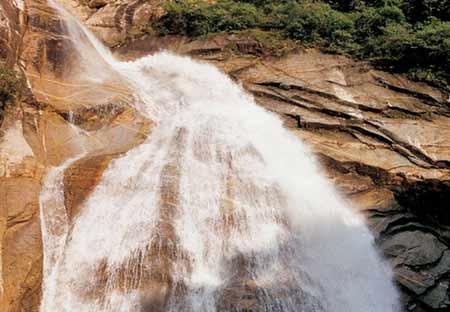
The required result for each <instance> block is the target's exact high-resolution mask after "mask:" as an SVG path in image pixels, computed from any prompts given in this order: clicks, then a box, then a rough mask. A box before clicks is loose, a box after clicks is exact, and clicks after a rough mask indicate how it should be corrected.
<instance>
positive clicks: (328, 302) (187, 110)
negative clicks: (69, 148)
mask: <svg viewBox="0 0 450 312" xmlns="http://www.w3.org/2000/svg"><path fill="white" fill-rule="evenodd" d="M49 3H50V4H51V5H52V6H53V7H54V8H55V9H56V10H57V11H58V12H59V14H60V15H62V16H63V17H64V20H65V24H66V30H67V31H68V34H69V35H70V37H71V38H72V40H73V41H74V42H76V43H77V49H78V52H79V53H80V55H81V58H82V59H85V60H86V62H88V61H91V62H92V61H93V60H94V61H95V62H96V63H97V65H98V66H97V67H96V68H95V72H97V73H98V76H97V78H98V79H105V78H104V77H105V75H102V73H106V72H111V71H113V72H114V73H115V74H116V75H118V76H120V77H121V78H122V79H123V80H124V81H126V83H127V84H128V85H129V88H131V89H132V90H133V98H134V103H133V105H134V106H135V108H136V109H137V110H138V111H139V112H141V113H142V114H144V116H146V117H147V118H149V119H151V120H152V121H153V122H154V123H155V126H154V128H153V130H152V133H151V135H150V136H149V137H148V138H147V139H146V140H145V142H143V143H142V144H140V145H139V146H137V147H135V148H133V149H132V150H130V151H129V152H128V153H126V154H125V155H123V156H122V157H119V158H117V159H115V160H113V161H112V162H111V163H110V165H109V167H108V168H107V170H106V171H105V172H104V174H103V177H102V181H101V182H100V183H99V185H98V186H97V187H96V189H95V190H94V191H93V193H92V194H91V195H90V196H89V197H88V198H87V199H86V200H85V202H84V203H83V204H82V207H81V209H80V211H81V212H80V214H79V215H78V217H77V218H76V219H75V220H74V221H73V223H72V224H69V220H67V217H64V207H63V201H61V199H58V198H60V197H59V196H61V195H60V194H61V181H62V180H61V178H58V177H60V176H61V175H62V173H63V172H64V169H65V167H67V166H68V164H70V163H71V160H69V161H67V162H66V163H65V164H63V165H62V166H61V167H59V168H56V169H55V170H54V171H53V172H51V173H50V175H49V177H48V178H47V180H46V183H45V187H44V190H43V195H41V198H49V196H50V198H51V197H52V196H53V197H54V201H56V202H57V204H56V205H48V204H45V200H41V210H42V213H41V216H44V217H43V218H42V222H43V231H42V232H43V239H44V255H45V262H44V273H45V274H44V283H43V301H42V304H41V312H54V311H67V312H75V311H77V312H78V311H104V312H116V311H117V312H119V311H120V312H122V311H123V312H125V311H173V312H178V311H186V312H187V311H205V312H213V311H280V312H285V311H293V312H294V311H295V312H301V311H304V312H362V311H367V312H394V311H399V310H400V308H399V304H398V294H397V291H396V289H395V287H394V285H393V282H392V273H391V271H390V268H389V266H388V265H387V264H386V263H385V262H384V261H383V260H382V259H381V258H380V256H379V255H378V253H377V251H376V249H375V246H374V241H373V237H372V235H371V233H370V231H369V230H368V228H367V226H366V225H365V223H364V221H363V219H362V218H361V217H360V216H359V215H357V214H356V213H355V212H353V211H352V209H351V208H350V207H349V205H348V203H347V202H346V201H345V200H344V199H343V198H341V197H340V196H339V195H338V194H337V193H336V191H335V190H334V189H333V187H332V186H331V185H330V184H329V183H328V182H327V181H326V179H325V178H324V177H323V176H322V175H321V173H320V170H319V169H318V166H317V164H316V163H315V160H314V158H313V157H312V155H311V152H310V151H309V150H308V148H307V147H306V146H305V145H304V144H302V142H300V141H299V140H298V139H297V138H295V137H294V136H293V135H292V134H290V133H289V131H288V130H286V129H284V128H283V125H282V122H281V120H280V119H279V118H278V117H277V116H275V115H274V114H272V113H269V112H267V111H266V110H264V109H263V108H261V107H259V106H257V105H256V104H255V102H254V100H253V98H252V97H251V96H249V95H248V94H247V93H246V92H245V91H244V90H243V89H242V87H240V86H239V85H238V84H236V83H235V82H233V81H232V80H231V79H230V78H229V77H227V76H226V75H225V74H223V73H221V72H220V71H219V70H218V69H216V68H215V67H213V66H211V65H208V64H205V63H201V62H197V61H194V60H192V59H190V58H188V57H182V56H176V55H173V54H171V53H167V52H163V53H159V54H156V55H152V56H147V57H144V58H141V59H138V60H136V61H132V62H120V61H118V60H115V59H114V58H113V56H112V55H111V53H110V52H109V51H108V49H107V48H106V47H104V46H103V45H102V44H101V43H100V42H99V41H98V40H97V39H95V37H94V36H93V35H92V34H91V33H90V32H89V31H88V30H86V29H85V28H84V27H83V26H82V25H81V24H80V23H79V22H77V21H76V20H75V19H74V18H73V17H70V16H69V14H68V13H67V12H66V11H64V9H63V8H62V7H61V6H59V5H58V4H57V3H55V2H53V1H50V2H49ZM78 43H79V44H78ZM93 57H95V59H93ZM43 202H44V204H43ZM52 209H53V210H52ZM44 225H45V226H44ZM55 233H56V234H55Z"/></svg>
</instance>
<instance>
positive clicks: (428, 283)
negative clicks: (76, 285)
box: [0, 0, 450, 312]
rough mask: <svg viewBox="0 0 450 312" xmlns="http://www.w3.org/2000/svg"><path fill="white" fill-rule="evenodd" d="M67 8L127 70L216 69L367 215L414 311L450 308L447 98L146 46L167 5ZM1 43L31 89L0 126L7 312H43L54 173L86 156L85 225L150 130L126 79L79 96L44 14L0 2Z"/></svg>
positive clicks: (75, 186)
mask: <svg viewBox="0 0 450 312" xmlns="http://www.w3.org/2000/svg"><path fill="white" fill-rule="evenodd" d="M62 2H64V3H65V4H66V5H67V6H68V8H69V9H70V10H71V11H72V13H74V14H76V15H77V16H79V17H80V18H81V19H82V20H83V21H84V22H85V23H86V24H87V25H88V26H89V27H90V28H91V29H92V30H93V31H94V32H95V33H96V34H97V35H98V37H99V38H101V39H102V40H103V41H104V42H105V43H107V44H108V45H109V46H110V47H112V48H114V50H115V52H116V54H117V56H118V57H122V58H123V59H133V58H136V57H139V56H142V55H146V54H149V53H154V52H156V51H158V50H160V49H168V50H171V51H174V52H176V53H181V54H186V55H190V56H193V57H195V58H197V59H200V60H204V61H207V62H211V63H213V64H215V65H216V66H218V67H220V68H221V69H222V70H223V71H224V72H226V73H228V74H229V75H231V76H232V77H233V78H234V79H235V80H236V81H238V82H240V83H242V84H243V86H244V87H245V88H246V89H247V90H248V91H249V92H250V93H251V94H253V96H254V97H255V99H256V101H257V103H258V104H260V105H261V106H263V107H265V108H266V109H268V110H269V111H272V112H274V113H276V114H278V115H279V116H280V118H282V119H283V120H284V122H285V125H286V127H288V128H289V129H290V130H291V131H292V132H293V133H294V134H295V135H296V136H298V137H299V138H300V139H302V140H303V141H305V142H306V143H307V144H308V145H309V146H311V148H312V150H313V151H314V152H315V153H316V155H317V157H319V159H320V160H321V162H322V164H323V168H324V172H325V173H326V174H327V175H328V176H329V178H330V179H331V180H332V181H333V183H334V184H335V185H336V186H337V187H338V188H339V189H340V190H341V191H342V192H343V193H345V194H346V195H347V196H348V197H349V198H350V199H351V200H352V202H353V203H354V206H355V208H357V209H359V210H360V211H361V212H362V213H364V214H365V215H366V217H367V220H368V223H369V224H370V226H371V228H372V230H373V232H374V235H375V238H376V242H377V244H378V245H379V246H380V248H381V250H382V251H383V253H384V254H385V256H386V257H387V258H388V259H389V260H390V261H391V263H392V265H393V266H394V270H395V276H396V280H397V283H398V285H399V288H400V289H401V291H402V294H403V300H404V304H405V308H406V310H408V311H416V312H419V311H447V310H448V309H449V308H450V292H449V284H450V249H449V246H450V213H449V210H448V207H449V202H450V103H449V92H448V90H438V89H434V88H432V87H430V86H428V85H424V84H421V83H416V82H412V81H409V80H407V79H405V78H404V77H402V76H399V75H392V74H387V73H385V72H381V71H378V70H375V69H373V68H372V67H371V66H369V65H368V64H365V63H358V62H355V61H353V60H350V59H348V58H346V57H342V56H336V55H325V54H322V53H320V52H318V51H316V50H305V51H298V52H295V53H291V54H289V55H287V56H285V57H281V58H275V57H271V56H267V55H266V56H263V55H262V54H261V53H260V51H261V49H262V48H263V47H259V46H257V45H256V44H255V43H254V42H252V41H251V40H248V39H247V38H237V37H235V36H226V35H221V36H216V37H214V38H209V39H208V40H189V39H186V38H179V37H164V38H157V37H152V36H149V35H145V31H143V29H145V27H146V25H147V23H148V21H149V20H150V19H151V18H153V17H154V16H157V15H158V14H161V12H160V9H159V8H158V7H157V1H139V0H135V1H131V0H128V1H126V0H120V1H119V0H90V1H83V3H84V4H85V5H84V6H83V5H78V4H77V1H71V0H67V1H62ZM0 38H1V40H0V57H1V59H2V60H3V61H5V62H6V63H7V64H9V65H10V66H15V67H16V68H17V70H21V71H23V72H24V73H25V74H26V76H27V78H28V80H29V82H30V85H31V87H32V88H31V91H30V92H27V93H25V95H24V98H23V99H22V101H21V103H20V104H19V105H18V106H17V107H16V108H11V109H10V110H9V111H8V113H7V116H6V118H5V120H4V121H3V124H2V127H1V130H2V131H1V134H0V147H1V149H0V166H1V167H0V193H1V198H0V199H1V201H0V205H1V206H0V208H1V209H0V244H1V248H2V249H1V258H0V259H1V263H2V277H3V283H2V285H3V295H2V296H1V300H0V310H2V311H37V308H38V305H39V300H40V286H41V285H40V283H41V275H42V273H41V272H42V245H41V235H40V227H39V194H40V190H41V184H42V179H43V177H44V176H45V174H46V172H47V171H48V170H49V169H50V168H51V167H52V166H56V165H58V164H61V163H62V162H63V161H64V160H66V159H68V158H70V157H73V156H74V155H77V154H79V153H81V152H85V153H86V154H85V156H84V157H83V159H81V160H79V161H77V162H75V163H74V164H73V165H72V166H70V167H69V168H68V170H67V171H66V172H65V179H64V180H65V185H66V187H65V190H64V191H65V195H66V206H67V209H68V210H69V213H70V215H71V216H72V217H76V214H77V209H78V208H79V206H80V203H81V202H82V201H83V200H84V199H85V198H86V196H88V194H89V193H90V192H91V191H92V189H93V188H94V187H95V185H96V184H97V183H98V182H99V180H100V179H101V175H102V172H103V170H104V169H105V168H106V166H107V165H108V162H109V161H110V160H111V159H113V158H114V157H120V155H121V153H123V152H125V151H127V150H129V149H130V148H131V147H133V146H135V145H136V144H139V143H140V142H141V141H142V139H143V138H145V137H146V135H148V133H149V132H150V129H151V124H149V123H148V122H146V121H145V119H143V118H142V116H139V114H138V113H136V112H135V111H133V110H132V109H130V108H129V106H127V105H126V104H127V102H128V99H129V94H128V92H127V89H126V87H125V88H120V89H117V88H111V87H112V86H118V85H121V83H120V81H117V80H116V79H117V78H116V77H111V80H110V81H109V82H108V83H106V84H105V83H103V84H100V85H96V87H95V88H92V87H91V86H89V85H88V84H86V83H83V81H82V79H81V78H80V79H81V80H80V81H79V82H80V83H78V84H73V83H69V81H70V82H73V81H74V78H77V77H80V76H79V73H80V72H82V70H81V69H80V68H78V69H77V70H73V65H74V64H76V63H77V55H76V50H75V49H74V47H73V43H72V42H70V40H69V39H68V37H67V36H66V35H65V34H64V29H63V28H62V27H61V22H60V19H59V18H58V17H57V16H56V15H55V14H54V11H53V10H52V9H51V8H49V7H48V6H47V5H46V1H44V0H26V1H24V2H22V1H9V0H0ZM230 47H232V48H230ZM84 66H86V64H84ZM81 68H83V64H82V65H81ZM75 80H76V79H75ZM74 94H77V96H75V97H74ZM79 94H82V96H78V95H79ZM105 95H106V96H105ZM274 148H276V147H274ZM233 291H235V292H236V291H237V293H239V290H238V289H237V288H236V289H234V290H232V292H233ZM233 294H234V292H233ZM230 296H231V297H233V296H232V294H231V295H230ZM234 297H236V298H238V297H239V296H234ZM234 297H233V298H234ZM236 300H240V299H236ZM235 306H242V307H245V306H246V303H245V302H241V303H235Z"/></svg>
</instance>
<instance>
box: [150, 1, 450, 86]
mask: <svg viewBox="0 0 450 312" xmlns="http://www.w3.org/2000/svg"><path fill="white" fill-rule="evenodd" d="M449 19H450V0H322V1H320V0H280V1H269V0H244V1H236V0H217V1H214V2H210V1H204V0H184V1H183V0H173V1H170V2H167V3H166V5H165V14H164V15H163V16H162V17H161V18H160V19H159V20H158V21H157V22H156V25H155V26H156V29H157V31H158V32H159V33H160V34H182V35H185V36H193V37H195V36H201V35H206V34H208V33H217V32H229V31H242V30H248V29H260V30H264V31H268V32H270V33H279V34H282V35H283V36H284V37H285V38H288V39H292V40H295V41H297V42H298V43H299V44H303V45H315V46H319V47H322V48H325V49H326V50H327V51H334V52H339V53H346V54H350V55H352V56H354V57H356V58H360V59H364V60H371V61H376V63H377V64H381V65H384V66H389V67H390V68H391V69H393V70H397V71H400V72H406V73H409V74H410V75H411V76H413V77H415V78H418V79H425V80H428V81H433V82H437V83H440V84H448V83H449V82H450V21H449Z"/></svg>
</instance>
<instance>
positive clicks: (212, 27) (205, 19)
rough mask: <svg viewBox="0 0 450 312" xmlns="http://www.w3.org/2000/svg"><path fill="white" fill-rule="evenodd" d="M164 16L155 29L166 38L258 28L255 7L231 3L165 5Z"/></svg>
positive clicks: (196, 2) (194, 2) (228, 1)
mask: <svg viewBox="0 0 450 312" xmlns="http://www.w3.org/2000/svg"><path fill="white" fill-rule="evenodd" d="M165 12H166V13H165V14H164V15H163V16H162V18H161V19H160V20H159V21H158V23H157V25H156V28H157V30H158V31H159V32H160V33H163V34H183V35H187V36H201V35H205V34H208V33H211V32H220V31H232V30H243V29H248V28H253V27H256V26H257V25H258V24H259V16H258V11H257V9H256V7H255V6H254V5H253V4H250V3H240V2H235V1H231V0H226V1H218V2H216V3H205V2H204V1H201V0H197V1H173V2H169V3H167V4H166V6H165Z"/></svg>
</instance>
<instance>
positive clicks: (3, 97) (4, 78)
mask: <svg viewBox="0 0 450 312" xmlns="http://www.w3.org/2000/svg"><path fill="white" fill-rule="evenodd" d="M21 86H22V80H21V79H20V78H19V77H18V76H17V74H16V72H15V71H14V70H12V69H9V68H7V67H5V66H3V65H1V64H0V118H1V115H2V113H3V111H4V109H5V106H6V104H7V103H13V102H15V101H16V100H17V99H18V97H19V94H20V90H21V89H22V87H21Z"/></svg>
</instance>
